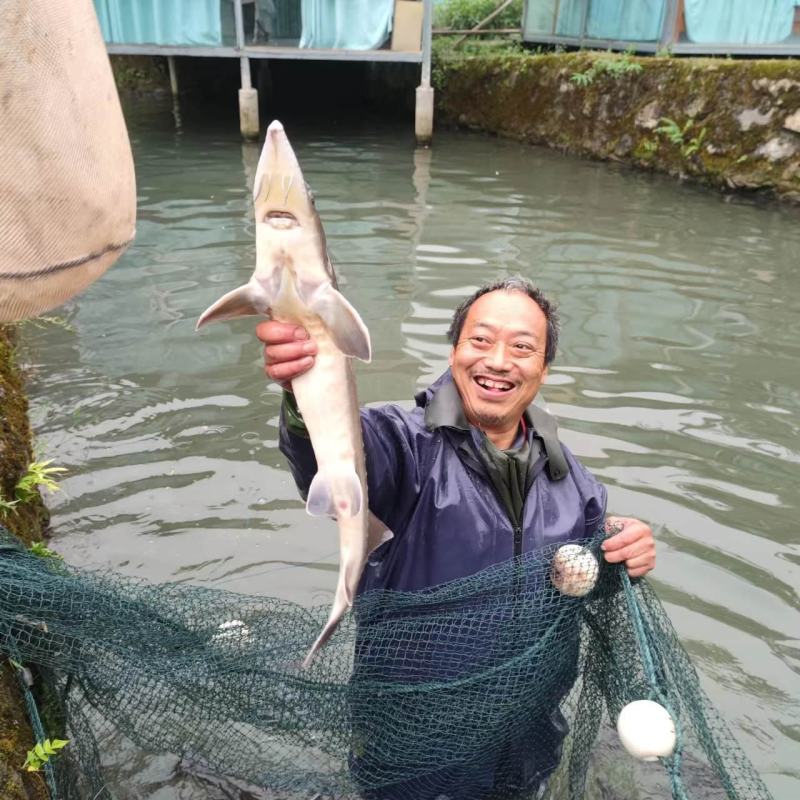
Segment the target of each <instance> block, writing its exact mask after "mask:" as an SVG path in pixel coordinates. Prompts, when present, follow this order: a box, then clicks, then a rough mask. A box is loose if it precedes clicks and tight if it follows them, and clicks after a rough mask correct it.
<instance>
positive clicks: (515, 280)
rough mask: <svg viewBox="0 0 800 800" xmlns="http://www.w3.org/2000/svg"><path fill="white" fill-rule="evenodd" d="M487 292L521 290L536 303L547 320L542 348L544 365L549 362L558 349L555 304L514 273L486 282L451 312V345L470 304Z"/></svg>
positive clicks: (456, 341)
mask: <svg viewBox="0 0 800 800" xmlns="http://www.w3.org/2000/svg"><path fill="white" fill-rule="evenodd" d="M489 292H522V294H525V295H527V296H528V297H530V298H531V300H533V302H534V303H536V305H537V306H539V308H541V309H542V313H543V314H544V316H545V319H546V320H547V342H546V344H545V350H544V363H545V366H547V365H548V364H550V363H551V362H552V361H553V359H554V358H555V357H556V350H557V349H558V333H559V327H560V325H559V319H558V309H557V308H556V306H555V304H554V303H552V302H551V301H550V300H548V299H547V298H546V297H545V296H544V294H543V293H542V292H540V291H539V289H537V288H536V287H535V286H534V285H533V284H532V283H531V282H530V281H529V280H527V278H523V277H521V276H519V275H516V276H514V277H511V278H501V279H500V280H496V281H493V282H492V283H486V284H484V285H483V286H481V288H480V289H478V290H477V291H475V292H473V294H471V295H470V296H469V297H468V298H467V299H466V300H464V301H463V302H462V303H461V305H459V307H458V308H457V309H456V310H455V312H454V314H453V321H452V322H451V323H450V328H449V329H448V331H447V338H448V339H449V340H450V344H452V345H453V347H455V346H456V344H458V339H459V337H460V336H461V329H462V328H463V327H464V320H465V319H466V318H467V314H468V313H469V310H470V308H472V304H473V303H474V302H475V301H476V300H477V299H478V298H479V297H483V295H485V294H489Z"/></svg>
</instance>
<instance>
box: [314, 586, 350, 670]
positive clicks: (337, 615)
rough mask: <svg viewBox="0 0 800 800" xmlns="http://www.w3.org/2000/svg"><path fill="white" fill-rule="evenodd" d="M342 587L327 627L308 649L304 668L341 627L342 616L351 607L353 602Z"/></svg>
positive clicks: (337, 593) (338, 587) (337, 589)
mask: <svg viewBox="0 0 800 800" xmlns="http://www.w3.org/2000/svg"><path fill="white" fill-rule="evenodd" d="M341 588H342V587H341V584H340V586H337V587H336V597H335V599H334V601H333V608H331V613H330V616H329V617H328V621H327V622H326V623H325V627H324V628H323V629H322V630H321V631H320V634H319V636H317V638H316V640H315V642H314V644H312V645H311V649H310V650H309V651H308V654H307V655H306V657H305V658H304V659H303V667H304V668H306V667H308V666H309V665H310V664H311V661H312V660H313V658H314V655H315V654H316V653H317V651H318V650H319V649H320V648H321V647H323V646H324V645H325V643H326V642H327V641H328V639H330V638H331V636H333V634H334V631H335V630H336V629H337V628H338V627H339V623H340V622H341V621H342V617H343V616H344V614H345V612H346V611H347V609H348V608H350V605H351V603H350V602H349V601H348V600H347V598H346V597H345V595H344V593H343V592H342V591H341Z"/></svg>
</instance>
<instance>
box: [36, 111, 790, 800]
mask: <svg viewBox="0 0 800 800" xmlns="http://www.w3.org/2000/svg"><path fill="white" fill-rule="evenodd" d="M128 117H129V121H130V123H131V132H132V139H133V142H134V149H135V155H136V164H137V173H138V185H139V198H140V213H139V227H138V236H137V239H136V244H135V246H134V247H133V248H132V249H131V250H130V252H129V253H128V254H126V255H125V257H124V258H123V259H122V260H121V262H120V263H119V265H118V266H116V267H115V268H114V269H113V270H111V272H110V273H109V274H108V275H107V276H106V277H104V278H103V279H102V280H101V281H100V282H99V283H97V284H96V285H95V286H94V287H92V289H91V290H90V291H88V292H87V293H86V294H85V295H84V296H82V297H81V298H79V299H78V300H77V301H75V302H73V303H72V304H71V305H70V306H69V307H67V308H66V309H65V310H64V311H63V316H64V318H65V320H66V323H67V324H66V325H52V324H51V325H49V326H45V327H44V328H39V327H34V326H32V325H28V326H26V329H25V331H26V333H25V344H24V348H25V356H26V358H27V359H28V360H29V361H30V362H31V365H32V372H33V385H32V387H31V391H32V395H33V417H34V422H35V427H36V430H37V434H38V437H39V447H40V451H41V456H42V457H47V458H54V459H55V460H56V461H57V462H58V463H59V464H60V465H62V466H65V467H67V469H68V470H69V476H68V477H67V478H66V479H65V480H64V481H63V488H64V491H63V492H62V493H61V494H57V495H54V496H52V497H51V499H50V505H51V507H52V509H53V524H54V528H55V531H56V540H55V543H56V547H57V548H58V549H59V550H60V551H61V552H62V553H63V554H64V555H65V557H66V558H67V560H68V561H70V562H72V563H76V564H81V565H89V566H98V565H102V566H111V567H113V568H114V569H117V570H120V571H122V572H124V573H127V574H131V575H138V576H143V577H146V578H148V579H150V580H153V581H187V582H191V583H205V584H209V585H212V586H224V588H226V589H232V590H236V591H242V592H249V593H259V594H270V595H276V596H282V597H287V598H290V599H293V600H298V601H301V602H311V601H314V602H322V603H324V602H327V601H328V600H329V598H330V596H331V594H332V591H333V588H334V583H335V576H336V563H337V553H336V548H337V545H336V535H335V530H334V526H333V524H328V523H327V522H326V521H319V520H311V519H310V518H308V517H307V516H306V514H305V512H304V510H303V505H302V503H301V502H300V501H299V499H298V496H297V493H296V491H295V489H294V486H293V484H292V480H291V477H290V476H289V473H288V471H287V469H286V467H285V464H284V460H283V458H282V456H281V455H280V453H279V452H278V449H277V436H278V431H277V419H278V408H279V401H280V396H279V393H278V390H277V389H276V387H274V386H269V385H267V384H266V382H265V380H264V378H263V373H262V371H261V354H260V351H259V347H258V346H257V343H256V340H255V339H254V336H253V327H254V324H255V321H254V320H241V321H237V322H234V323H230V324H222V325H216V326H212V327H210V328H209V329H207V330H204V331H203V332H202V333H195V332H194V323H195V320H196V319H197V316H198V315H199V313H200V312H201V311H202V310H203V309H205V308H206V307H207V306H208V305H209V304H210V303H211V302H212V301H213V300H215V299H217V297H219V296H220V295H221V294H222V293H223V292H224V291H227V290H228V289H230V288H233V287H235V286H237V285H239V284H241V283H244V282H245V281H246V280H247V278H248V277H249V275H250V273H251V271H252V268H253V265H254V258H255V246H254V226H253V221H252V219H251V206H250V200H249V193H248V188H247V187H248V186H249V185H251V184H252V180H253V175H254V172H255V164H256V161H257V157H258V149H257V147H253V146H251V145H242V144H241V143H240V142H239V141H238V140H237V139H236V138H235V136H234V135H233V133H232V132H231V130H230V129H226V130H225V131H223V132H220V131H218V130H216V129H214V128H213V127H210V126H209V124H206V125H205V126H203V127H202V128H198V127H197V126H196V125H195V126H194V127H191V126H190V125H188V123H187V121H186V120H184V121H183V122H184V124H183V127H182V129H181V130H180V132H176V131H175V130H174V128H173V126H172V117H171V114H170V109H169V107H165V108H164V109H159V110H156V111H153V110H152V109H150V110H148V111H145V110H143V109H137V108H133V109H129V110H128ZM288 130H289V134H290V136H291V137H292V140H293V142H294V144H295V146H296V149H297V151H298V154H299V157H300V160H301V163H302V164H303V168H304V171H305V174H306V178H307V180H308V181H309V183H310V185H311V186H312V187H313V189H314V192H315V194H316V196H317V203H318V207H319V209H320V212H321V215H322V217H323V221H324V223H325V226H326V230H327V233H328V239H329V245H330V249H331V252H332V256H333V259H334V262H335V263H336V264H337V266H338V269H339V271H340V273H341V275H342V280H341V282H342V284H343V290H344V292H345V293H346V294H347V296H348V297H349V298H350V299H351V300H352V302H353V303H354V305H355V306H356V307H357V308H358V309H359V310H360V312H361V314H362V316H363V317H364V319H365V321H366V323H367V324H368V326H369V327H370V331H371V334H372V339H373V351H374V353H375V359H374V362H373V363H372V364H371V365H369V366H368V367H363V366H362V367H360V368H359V372H358V379H359V391H360V396H361V399H362V401H364V402H369V403H382V402H387V401H394V402H402V403H408V402H409V401H410V398H411V397H412V395H413V393H414V392H415V391H416V390H417V389H418V388H420V387H421V386H424V385H425V384H426V383H428V382H429V381H430V380H431V379H433V378H434V377H436V376H437V375H438V374H439V373H440V372H441V371H442V370H443V369H444V368H445V366H446V362H447V353H448V347H447V344H446V342H445V337H444V333H445V330H446V327H447V324H448V321H449V317H450V314H451V312H452V309H453V307H454V306H455V305H456V303H457V302H458V301H459V300H460V299H461V298H462V297H463V296H464V295H465V294H466V293H467V292H468V291H469V290H470V289H472V288H474V287H476V286H478V285H479V284H480V283H482V282H483V281H485V280H486V279H487V278H491V277H494V276H496V275H498V274H505V273H510V272H511V273H516V272H519V273H522V274H524V275H527V276H530V277H532V278H533V279H534V280H535V281H536V282H537V283H539V284H540V285H541V286H542V287H543V288H545V289H546V290H547V291H548V292H549V293H550V294H552V295H553V296H554V297H555V299H557V300H558V302H559V304H560V308H561V312H562V319H563V344H562V348H561V351H560V353H559V356H558V359H557V362H556V363H555V364H554V366H553V368H552V371H551V375H550V378H549V380H548V384H547V386H546V387H545V389H544V392H543V394H544V401H545V402H546V403H547V405H548V406H549V408H550V409H551V410H552V411H553V412H554V413H555V414H556V415H557V417H558V418H559V420H560V424H561V430H562V437H563V440H564V441H565V442H566V443H567V444H568V445H569V446H570V447H571V448H572V449H573V450H574V451H575V452H576V453H577V454H578V455H579V457H581V458H582V459H583V460H584V462H585V463H586V464H587V466H589V467H590V468H591V469H592V470H594V472H596V473H597V474H598V475H599V476H600V477H601V478H602V479H603V480H604V481H605V483H606V484H607V485H608V487H609V492H610V507H611V509H612V510H613V511H616V512H618V513H625V514H630V515H635V516H640V517H642V518H644V519H647V520H649V521H651V523H652V524H653V526H654V528H655V529H656V531H657V534H658V537H659V540H660V551H659V565H658V569H657V573H656V575H657V577H656V578H655V579H654V582H655V583H656V585H657V588H658V590H659V594H660V595H661V597H662V598H663V599H664V601H665V602H666V604H667V607H668V610H669V612H670V614H671V616H672V619H673V621H674V623H675V625H676V626H677V628H678V630H679V632H680V633H681V635H682V636H683V638H684V641H685V643H686V644H687V646H688V648H689V650H690V651H691V652H692V654H693V656H694V658H695V662H696V664H697V666H698V668H699V669H700V671H701V674H702V676H703V678H704V684H705V686H706V688H707V690H708V691H709V693H710V694H711V695H712V697H713V699H714V700H715V702H716V703H717V704H718V705H719V706H720V708H721V709H722V711H723V713H724V714H725V715H726V717H727V719H728V720H729V721H730V722H731V724H732V727H733V728H734V730H736V731H737V733H738V735H739V738H740V740H741V741H742V743H743V744H744V746H745V749H746V750H747V752H748V753H749V754H750V755H751V757H752V758H753V759H754V761H755V763H756V765H757V767H758V768H759V770H760V771H761V772H762V773H763V774H764V776H765V779H766V781H767V782H768V784H769V786H770V788H771V789H772V790H773V792H774V794H775V797H776V798H778V799H779V800H780V799H781V798H784V799H785V800H788V798H793V797H797V796H800V771H798V767H797V764H798V763H800V762H798V758H797V755H798V740H800V713H799V711H800V707H799V706H798V697H800V677H798V672H800V603H799V602H798V596H797V586H798V576H799V575H800V546H798V545H799V543H800V536H798V533H797V518H798V502H797V497H796V494H795V485H796V476H797V468H798V467H797V464H798V461H799V460H800V432H799V431H798V422H797V420H798V411H800V373H799V372H798V370H797V366H796V365H797V363H798V357H800V344H799V343H800V314H798V311H800V256H799V255H798V254H800V225H798V222H800V218H799V217H798V216H797V214H796V213H795V212H791V211H787V210H785V209H778V208H759V207H756V206H754V205H752V204H750V203H748V202H742V201H737V200H734V201H732V202H726V201H725V200H724V199H723V198H721V197H719V196H718V195H716V194H709V193H705V192H702V191H698V190H696V189H691V188H685V187H681V186H678V185H675V184H673V183H672V182H669V181H666V180H661V179H658V178H653V177H650V176H643V175H639V174H635V173H629V172H623V171H619V170H616V169H615V168H613V167H609V166H607V165H600V164H594V163H587V162H581V161H576V160H572V159H569V158H564V157H560V156H558V155H556V154H553V153H551V152H548V151H545V150H540V149H532V148H527V147H523V146H520V145H517V144H515V143H509V142H504V141H499V140H495V139H489V138H484V137H475V136H465V135H455V134H452V135H450V134H442V135H439V136H438V138H437V141H436V147H435V149H434V150H422V151H421V150H414V148H413V146H412V141H411V135H410V132H407V131H400V132H398V131H397V130H389V129H387V130H383V131H381V130H378V131H375V130H369V131H363V130H352V131H348V132H343V131H341V130H332V131H321V130H320V129H319V128H318V127H317V128H314V129H306V130H304V129H302V128H295V129H293V128H292V127H291V126H289V127H288ZM143 769H144V768H143ZM148 769H150V772H151V773H152V771H153V769H156V770H157V768H155V767H153V766H152V764H151V765H150V767H148ZM153 796H155V795H153ZM168 796H174V795H170V794H163V793H160V794H159V797H168Z"/></svg>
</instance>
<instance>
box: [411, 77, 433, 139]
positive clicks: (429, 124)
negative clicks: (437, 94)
mask: <svg viewBox="0 0 800 800" xmlns="http://www.w3.org/2000/svg"><path fill="white" fill-rule="evenodd" d="M414 133H415V134H416V137H417V144H419V145H429V144H430V143H431V140H432V139H433V87H432V86H417V102H416V107H415V110H414Z"/></svg>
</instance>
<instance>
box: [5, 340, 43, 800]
mask: <svg viewBox="0 0 800 800" xmlns="http://www.w3.org/2000/svg"><path fill="white" fill-rule="evenodd" d="M31 461H32V453H31V432H30V426H29V424H28V401H27V399H26V397H25V393H24V390H23V379H22V374H21V372H20V370H19V368H18V367H17V365H16V360H15V356H14V331H13V329H12V328H10V327H5V326H2V325H0V492H2V497H3V498H5V499H6V500H10V499H13V497H14V487H15V486H16V483H17V481H18V480H19V479H20V477H21V476H22V475H23V474H24V473H25V471H26V469H27V467H28V464H30V462H31ZM47 519H48V518H47V510H46V509H45V507H44V504H43V503H42V502H41V500H40V499H39V498H38V497H37V498H36V499H35V500H34V501H32V502H28V503H24V504H23V503H21V504H19V505H17V506H15V507H14V509H12V510H8V511H6V512H5V513H3V511H2V510H0V522H2V523H3V525H4V526H5V527H6V528H8V529H9V530H11V531H12V532H13V533H15V534H17V536H19V537H20V538H21V539H22V540H23V541H24V542H25V543H26V544H30V543H31V542H34V541H38V540H41V538H42V532H43V530H44V529H45V527H46V525H47ZM33 744H34V741H33V734H32V733H31V729H30V725H29V724H28V718H27V715H26V713H25V706H24V703H23V699H22V694H21V691H20V688H19V684H18V682H17V679H16V677H15V675H14V672H13V670H12V668H11V666H10V665H9V664H8V662H7V661H6V660H5V659H0V798H2V800H45V799H46V798H47V797H49V793H48V791H47V787H46V785H45V783H44V780H43V779H42V776H41V775H39V774H37V773H26V772H22V771H21V770H20V767H21V766H22V764H23V762H24V761H25V754H26V753H27V751H28V750H30V748H31V747H33Z"/></svg>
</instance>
